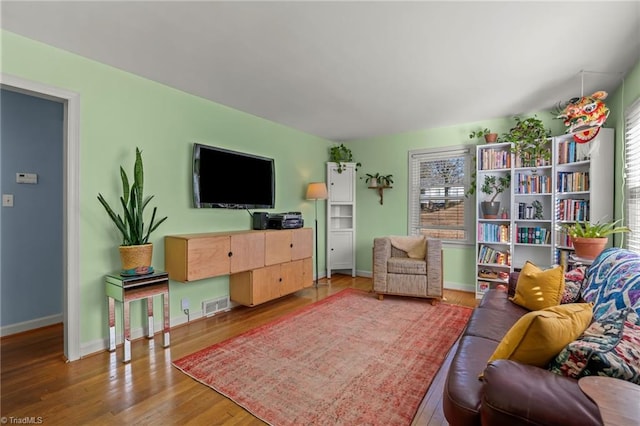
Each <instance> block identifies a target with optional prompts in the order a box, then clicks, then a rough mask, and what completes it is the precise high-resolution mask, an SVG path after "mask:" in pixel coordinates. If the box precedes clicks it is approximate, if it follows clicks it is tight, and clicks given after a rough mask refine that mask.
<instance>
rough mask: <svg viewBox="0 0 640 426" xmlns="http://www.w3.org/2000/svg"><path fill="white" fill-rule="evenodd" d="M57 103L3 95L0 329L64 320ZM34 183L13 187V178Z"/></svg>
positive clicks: (60, 107)
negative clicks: (6, 200) (8, 201)
mask: <svg viewBox="0 0 640 426" xmlns="http://www.w3.org/2000/svg"><path fill="white" fill-rule="evenodd" d="M63 115H64V109H63V105H62V104H61V103H57V102H54V101H49V100H45V99H40V98H36V97H33V96H28V95H24V94H21V93H16V92H11V91H7V90H2V91H1V93H0V123H2V125H1V126H0V127H1V128H2V130H1V132H0V158H1V164H0V166H1V167H0V176H1V179H2V180H1V182H2V194H13V196H14V207H2V214H1V216H0V221H1V231H2V233H1V235H2V236H1V243H2V245H1V247H2V249H1V253H0V260H1V263H0V266H1V267H0V270H1V278H2V280H1V281H0V300H1V302H0V303H1V305H0V308H1V309H0V326H2V327H5V326H8V325H12V324H17V323H21V322H25V321H30V320H36V319H39V318H44V317H48V316H51V315H60V314H62V300H63V299H62V298H63V283H62V271H63V263H62V262H63V256H62V254H63V250H62V248H63V237H62V225H63V211H62V196H63V194H62V183H63V179H62V176H63V169H62V158H63V139H62V135H63V119H64V116H63ZM19 172H27V173H37V175H38V183H37V184H36V185H32V184H22V183H16V173H19Z"/></svg>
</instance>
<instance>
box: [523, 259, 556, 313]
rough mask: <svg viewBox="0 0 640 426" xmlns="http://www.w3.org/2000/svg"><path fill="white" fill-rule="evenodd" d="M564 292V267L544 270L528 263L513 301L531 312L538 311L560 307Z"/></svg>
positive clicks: (525, 265)
mask: <svg viewBox="0 0 640 426" xmlns="http://www.w3.org/2000/svg"><path fill="white" fill-rule="evenodd" d="M563 292H564V272H563V270H562V266H556V267H555V268H552V269H547V270H542V269H540V268H538V267H537V266H536V265H534V264H533V263H531V262H526V263H525V264H524V267H523V268H522V271H520V275H519V276H518V282H517V283H516V292H515V295H514V296H513V297H512V298H511V301H512V302H513V303H515V304H517V305H520V306H522V307H524V308H527V309H529V310H530V311H538V310H540V309H544V308H548V307H550V306H556V305H559V304H560V301H561V300H562V293H563Z"/></svg>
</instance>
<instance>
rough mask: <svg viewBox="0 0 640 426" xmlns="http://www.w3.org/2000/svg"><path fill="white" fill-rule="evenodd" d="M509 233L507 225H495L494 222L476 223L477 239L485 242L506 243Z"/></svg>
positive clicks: (508, 239)
mask: <svg viewBox="0 0 640 426" xmlns="http://www.w3.org/2000/svg"><path fill="white" fill-rule="evenodd" d="M510 233H511V230H510V226H509V225H497V224H494V223H479V224H478V241H484V242H486V243H508V242H509V241H510V238H509V234H510Z"/></svg>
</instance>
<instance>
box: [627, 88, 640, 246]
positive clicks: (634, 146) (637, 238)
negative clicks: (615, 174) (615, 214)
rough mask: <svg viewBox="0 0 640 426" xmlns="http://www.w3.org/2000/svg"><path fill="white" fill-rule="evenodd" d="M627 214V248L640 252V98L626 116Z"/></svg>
mask: <svg viewBox="0 0 640 426" xmlns="http://www.w3.org/2000/svg"><path fill="white" fill-rule="evenodd" d="M624 150H625V198H626V203H625V210H626V211H625V216H626V218H627V226H629V228H631V232H630V233H628V234H625V236H626V238H627V244H626V246H627V248H629V249H630V250H633V251H635V252H639V253H640V99H639V100H637V101H635V102H634V103H633V104H632V105H631V107H630V108H629V111H628V112H627V115H626V118H625V148H624Z"/></svg>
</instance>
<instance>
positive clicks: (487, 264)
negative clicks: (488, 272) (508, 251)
mask: <svg viewBox="0 0 640 426" xmlns="http://www.w3.org/2000/svg"><path fill="white" fill-rule="evenodd" d="M478 266H489V267H492V268H502V269H510V268H511V265H503V264H502V263H478Z"/></svg>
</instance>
